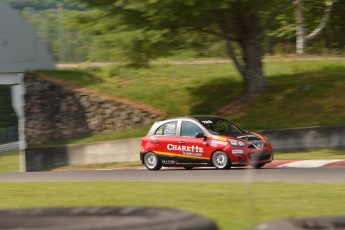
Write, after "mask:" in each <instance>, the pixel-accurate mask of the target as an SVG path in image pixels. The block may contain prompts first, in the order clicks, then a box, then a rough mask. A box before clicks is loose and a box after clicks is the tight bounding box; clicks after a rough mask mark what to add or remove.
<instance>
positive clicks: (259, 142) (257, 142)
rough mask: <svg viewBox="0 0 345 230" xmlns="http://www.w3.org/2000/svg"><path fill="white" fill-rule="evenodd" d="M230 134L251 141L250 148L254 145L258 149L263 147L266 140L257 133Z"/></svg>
mask: <svg viewBox="0 0 345 230" xmlns="http://www.w3.org/2000/svg"><path fill="white" fill-rule="evenodd" d="M229 136H230V137H234V138H237V139H241V140H245V141H247V142H249V143H250V144H251V145H250V146H249V147H250V148H251V147H252V148H256V149H261V148H263V147H264V146H265V141H264V140H263V139H262V138H261V137H260V136H259V135H257V134H255V133H251V132H248V133H240V134H232V135H229Z"/></svg>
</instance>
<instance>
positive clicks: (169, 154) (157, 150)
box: [140, 115, 273, 170]
mask: <svg viewBox="0 0 345 230" xmlns="http://www.w3.org/2000/svg"><path fill="white" fill-rule="evenodd" d="M141 145H142V149H141V151H140V159H141V161H142V163H143V164H144V165H145V166H146V168H147V169H149V170H159V169H161V168H162V166H165V167H172V166H173V167H176V166H179V167H184V168H186V169H192V168H193V167H203V166H204V167H212V166H213V167H216V168H217V169H229V168H231V167H232V166H245V165H251V166H253V167H254V168H261V167H263V166H264V165H265V164H266V163H269V162H271V161H272V160H273V149H272V146H271V144H270V143H269V142H268V141H267V140H266V139H265V137H264V136H262V135H261V134H258V133H254V132H248V131H245V130H243V129H241V128H239V127H238V126H236V125H235V124H233V123H231V122H229V121H227V120H226V119H223V118H220V117H216V116H205V115H200V116H189V117H179V118H173V119H167V120H163V121H157V122H155V123H154V124H153V126H152V127H151V129H150V131H149V133H148V134H147V135H146V136H145V137H144V138H143V139H142V144H141Z"/></svg>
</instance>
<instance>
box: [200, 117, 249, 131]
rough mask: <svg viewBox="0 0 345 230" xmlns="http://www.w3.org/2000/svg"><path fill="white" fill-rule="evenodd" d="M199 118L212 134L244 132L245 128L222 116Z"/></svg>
mask: <svg viewBox="0 0 345 230" xmlns="http://www.w3.org/2000/svg"><path fill="white" fill-rule="evenodd" d="M198 120H199V121H200V123H201V124H202V125H203V126H204V127H205V128H206V129H207V130H208V131H209V132H210V133H211V134H215V135H232V134H240V133H244V130H242V129H241V128H239V127H237V126H236V125H234V124H233V123H231V122H229V121H227V120H225V119H222V118H218V117H207V118H205V119H198Z"/></svg>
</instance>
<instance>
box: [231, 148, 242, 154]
mask: <svg viewBox="0 0 345 230" xmlns="http://www.w3.org/2000/svg"><path fill="white" fill-rule="evenodd" d="M231 152H232V153H233V154H243V150H242V149H233V150H232V151H231Z"/></svg>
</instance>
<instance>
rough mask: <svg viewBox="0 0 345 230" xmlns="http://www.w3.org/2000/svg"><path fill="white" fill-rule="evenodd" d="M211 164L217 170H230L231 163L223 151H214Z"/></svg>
mask: <svg viewBox="0 0 345 230" xmlns="http://www.w3.org/2000/svg"><path fill="white" fill-rule="evenodd" d="M212 164H213V166H214V167H216V168H217V169H229V168H231V161H230V159H229V157H228V155H227V154H226V153H225V152H223V151H216V152H214V153H213V155H212Z"/></svg>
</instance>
